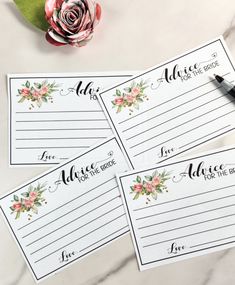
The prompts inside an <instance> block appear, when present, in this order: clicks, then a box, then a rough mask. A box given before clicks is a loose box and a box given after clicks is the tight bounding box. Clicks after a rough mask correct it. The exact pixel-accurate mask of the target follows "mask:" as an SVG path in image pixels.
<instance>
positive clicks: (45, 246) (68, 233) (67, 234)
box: [30, 205, 122, 255]
mask: <svg viewBox="0 0 235 285" xmlns="http://www.w3.org/2000/svg"><path fill="white" fill-rule="evenodd" d="M121 206H122V205H119V206H117V207H115V208H113V209H111V210H109V211H107V212H105V213H104V214H102V215H100V216H97V217H95V218H94V219H92V220H90V221H89V222H86V223H85V224H83V225H81V226H79V227H77V228H75V229H73V230H72V231H70V232H67V233H66V234H65V235H63V236H60V237H58V238H57V239H54V240H53V241H51V242H49V243H47V244H46V245H44V246H42V247H40V248H38V249H36V250H34V251H33V252H31V253H30V255H33V254H35V253H37V252H39V251H41V250H42V249H44V248H47V247H48V246H50V245H52V244H53V243H55V242H57V241H59V240H61V239H63V238H65V237H67V236H69V235H71V234H73V233H75V232H76V231H78V230H80V229H82V228H84V227H85V226H87V225H89V224H91V223H93V222H94V221H97V220H98V219H100V218H102V217H104V216H106V215H108V214H110V213H112V212H114V211H115V210H117V209H118V208H120V207H121Z"/></svg>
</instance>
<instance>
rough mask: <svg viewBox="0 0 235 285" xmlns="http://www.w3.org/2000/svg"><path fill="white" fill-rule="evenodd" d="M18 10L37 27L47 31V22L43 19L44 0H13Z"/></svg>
mask: <svg viewBox="0 0 235 285" xmlns="http://www.w3.org/2000/svg"><path fill="white" fill-rule="evenodd" d="M14 2H15V4H16V5H17V7H18V9H19V10H20V12H21V13H22V14H23V16H24V17H25V18H26V20H27V21H29V22H30V23H31V24H33V25H34V26H36V27H37V28H38V29H40V30H43V31H47V29H48V27H49V24H48V23H47V21H46V19H45V8H44V7H45V0H37V1H32V0H14Z"/></svg>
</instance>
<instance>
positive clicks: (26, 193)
mask: <svg viewBox="0 0 235 285" xmlns="http://www.w3.org/2000/svg"><path fill="white" fill-rule="evenodd" d="M21 195H22V196H23V197H25V198H28V197H29V193H28V192H24V193H21Z"/></svg>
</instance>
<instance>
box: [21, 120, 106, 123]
mask: <svg viewBox="0 0 235 285" xmlns="http://www.w3.org/2000/svg"><path fill="white" fill-rule="evenodd" d="M106 121H107V120H106V119H76V120H74V119H71V120H20V121H19V120H17V121H16V123H53V122H106Z"/></svg>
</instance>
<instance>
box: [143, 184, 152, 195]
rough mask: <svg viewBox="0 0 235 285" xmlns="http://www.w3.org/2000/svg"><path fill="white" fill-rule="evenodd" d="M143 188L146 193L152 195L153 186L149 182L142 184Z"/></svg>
mask: <svg viewBox="0 0 235 285" xmlns="http://www.w3.org/2000/svg"><path fill="white" fill-rule="evenodd" d="M144 188H145V189H146V191H147V192H149V193H152V192H153V185H152V184H151V183H149V182H146V183H144Z"/></svg>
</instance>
